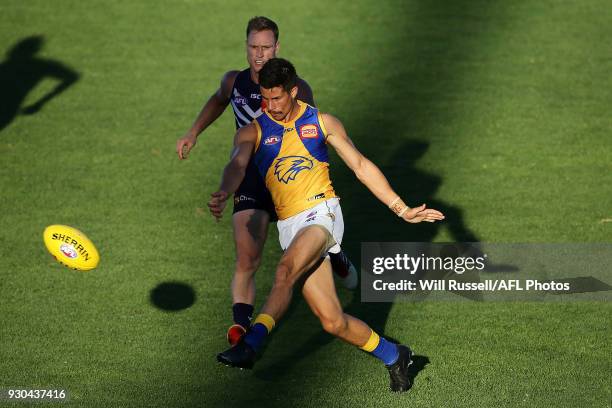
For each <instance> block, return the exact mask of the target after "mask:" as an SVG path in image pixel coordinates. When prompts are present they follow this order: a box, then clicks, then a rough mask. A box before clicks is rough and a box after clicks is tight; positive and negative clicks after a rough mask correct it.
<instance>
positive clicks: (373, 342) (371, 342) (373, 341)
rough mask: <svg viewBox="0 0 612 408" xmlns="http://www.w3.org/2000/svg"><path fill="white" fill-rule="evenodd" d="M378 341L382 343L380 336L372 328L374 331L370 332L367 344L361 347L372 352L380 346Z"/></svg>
mask: <svg viewBox="0 0 612 408" xmlns="http://www.w3.org/2000/svg"><path fill="white" fill-rule="evenodd" d="M378 343H380V336H379V335H378V334H376V332H375V331H374V330H372V333H371V334H370V338H369V339H368V341H367V342H366V344H364V345H363V346H361V347H359V348H360V349H362V350H364V351H367V352H368V353H371V352H372V351H374V349H375V348H376V347H377V346H378Z"/></svg>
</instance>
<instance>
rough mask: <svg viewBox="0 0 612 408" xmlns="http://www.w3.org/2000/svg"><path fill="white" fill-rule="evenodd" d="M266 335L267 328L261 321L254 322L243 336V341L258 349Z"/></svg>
mask: <svg viewBox="0 0 612 408" xmlns="http://www.w3.org/2000/svg"><path fill="white" fill-rule="evenodd" d="M266 337H268V328H267V327H266V326H264V325H263V324H262V323H255V324H254V325H253V326H251V330H249V332H248V333H247V334H246V335H245V336H244V342H245V343H246V344H248V345H249V346H251V347H252V348H253V350H255V351H259V349H261V346H263V343H264V341H265V340H266Z"/></svg>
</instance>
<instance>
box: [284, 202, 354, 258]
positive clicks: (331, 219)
mask: <svg viewBox="0 0 612 408" xmlns="http://www.w3.org/2000/svg"><path fill="white" fill-rule="evenodd" d="M310 225H320V226H322V227H324V228H325V229H326V230H327V231H329V233H330V235H331V238H333V239H330V240H329V241H328V242H329V244H328V245H329V249H328V250H327V252H331V253H334V254H337V253H338V252H340V245H341V244H342V236H343V235H344V219H343V218H342V209H341V208H340V199H338V198H330V199H328V200H325V201H323V202H322V203H319V204H317V205H316V206H314V207H312V208H309V209H307V210H304V211H302V212H301V213H299V214H296V215H294V216H292V217H289V218H285V219H284V220H280V221H278V222H277V223H276V226H277V227H278V239H279V241H280V245H281V248H282V249H283V251H285V250H286V249H287V248H288V247H289V245H290V244H291V241H293V238H295V236H296V235H297V233H298V232H299V231H300V230H301V229H302V228H305V227H308V226H310Z"/></svg>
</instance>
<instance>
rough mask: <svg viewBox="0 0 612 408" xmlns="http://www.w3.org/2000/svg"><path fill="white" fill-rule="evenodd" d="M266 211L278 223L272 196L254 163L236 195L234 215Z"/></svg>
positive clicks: (249, 166) (251, 162) (251, 163)
mask: <svg viewBox="0 0 612 408" xmlns="http://www.w3.org/2000/svg"><path fill="white" fill-rule="evenodd" d="M250 209H256V210H264V211H267V212H268V214H270V221H277V220H278V218H277V216H276V211H275V210H274V203H273V202H272V196H271V195H270V192H269V191H268V189H267V188H266V185H265V183H264V181H263V179H262V178H261V176H260V175H259V171H258V170H257V167H256V166H255V163H253V160H251V161H249V164H248V166H247V168H246V171H245V173H244V180H242V184H240V187H238V190H236V192H235V193H234V212H233V213H234V214H236V213H237V212H240V211H243V210H250Z"/></svg>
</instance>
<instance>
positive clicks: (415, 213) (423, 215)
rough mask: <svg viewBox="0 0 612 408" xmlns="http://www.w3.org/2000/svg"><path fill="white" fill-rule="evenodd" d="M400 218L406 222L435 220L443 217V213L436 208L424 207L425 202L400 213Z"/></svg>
mask: <svg viewBox="0 0 612 408" xmlns="http://www.w3.org/2000/svg"><path fill="white" fill-rule="evenodd" d="M402 218H403V219H404V221H406V222H410V223H413V224H416V223H418V222H422V221H427V222H436V221H441V220H443V219H444V214H442V213H441V212H440V211H438V210H434V209H431V208H426V206H425V204H423V205H420V206H418V207H414V208H411V209H410V210H408V211H406V212H404V214H402Z"/></svg>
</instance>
